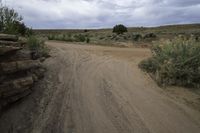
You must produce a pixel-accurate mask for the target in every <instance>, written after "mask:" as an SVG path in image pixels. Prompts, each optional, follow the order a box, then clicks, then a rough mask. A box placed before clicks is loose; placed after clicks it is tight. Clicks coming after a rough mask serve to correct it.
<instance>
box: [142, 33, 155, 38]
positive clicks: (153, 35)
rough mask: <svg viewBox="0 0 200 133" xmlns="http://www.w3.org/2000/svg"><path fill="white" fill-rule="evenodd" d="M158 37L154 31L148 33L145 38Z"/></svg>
mask: <svg viewBox="0 0 200 133" xmlns="http://www.w3.org/2000/svg"><path fill="white" fill-rule="evenodd" d="M156 37H157V36H156V34H154V33H148V34H146V35H144V39H148V38H156Z"/></svg>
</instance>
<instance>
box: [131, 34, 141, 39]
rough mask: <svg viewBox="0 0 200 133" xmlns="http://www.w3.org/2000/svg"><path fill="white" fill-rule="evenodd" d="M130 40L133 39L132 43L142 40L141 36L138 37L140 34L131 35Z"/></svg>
mask: <svg viewBox="0 0 200 133" xmlns="http://www.w3.org/2000/svg"><path fill="white" fill-rule="evenodd" d="M132 39H133V41H140V40H142V35H140V34H133V35H132Z"/></svg>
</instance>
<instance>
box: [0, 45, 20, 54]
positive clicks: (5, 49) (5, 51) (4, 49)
mask: <svg viewBox="0 0 200 133" xmlns="http://www.w3.org/2000/svg"><path fill="white" fill-rule="evenodd" d="M21 49H22V48H21V47H13V46H0V55H6V54H8V53H12V52H16V51H18V50H21Z"/></svg>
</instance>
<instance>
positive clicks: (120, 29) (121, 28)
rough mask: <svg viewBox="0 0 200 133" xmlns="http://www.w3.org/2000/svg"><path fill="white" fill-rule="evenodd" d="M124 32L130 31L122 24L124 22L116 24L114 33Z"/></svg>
mask: <svg viewBox="0 0 200 133" xmlns="http://www.w3.org/2000/svg"><path fill="white" fill-rule="evenodd" d="M124 32H128V30H127V28H126V27H125V26H124V25H122V24H119V25H116V26H114V28H113V33H117V34H123V33H124Z"/></svg>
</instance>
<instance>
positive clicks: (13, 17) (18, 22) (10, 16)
mask: <svg viewBox="0 0 200 133" xmlns="http://www.w3.org/2000/svg"><path fill="white" fill-rule="evenodd" d="M22 20H23V18H22V16H20V15H19V14H18V13H17V12H16V11H15V10H14V9H10V8H8V7H6V6H3V4H2V3H1V1H0V32H2V33H6V34H20V35H22V36H25V35H26V34H27V33H28V35H30V34H31V33H32V32H30V30H31V29H29V28H28V27H26V25H25V24H24V23H23V22H22Z"/></svg>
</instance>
